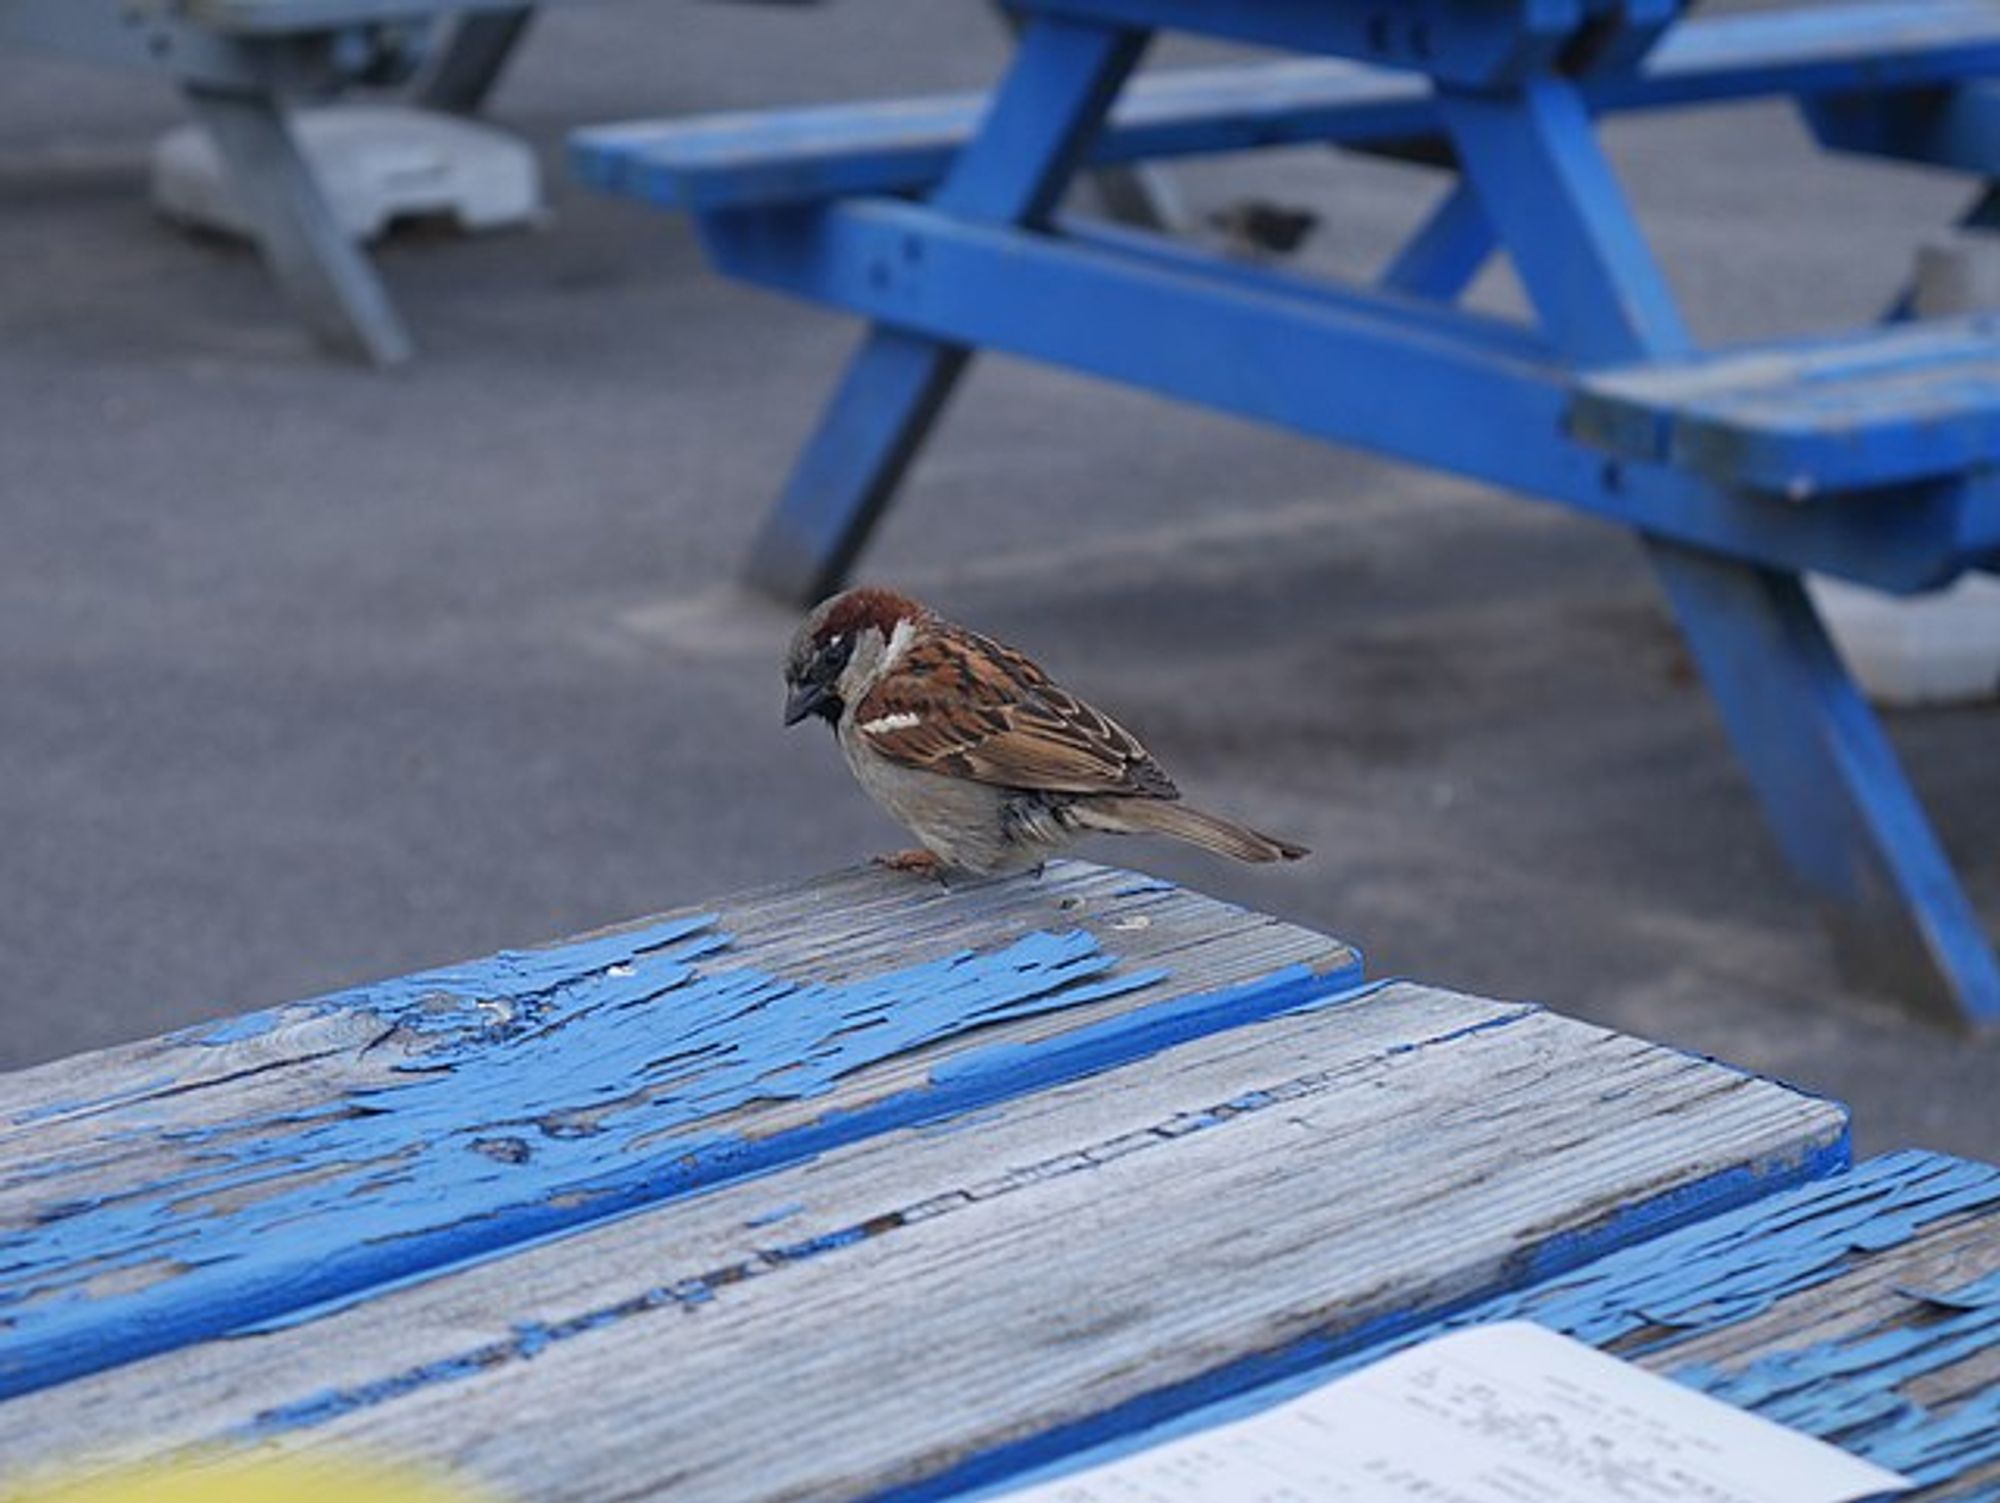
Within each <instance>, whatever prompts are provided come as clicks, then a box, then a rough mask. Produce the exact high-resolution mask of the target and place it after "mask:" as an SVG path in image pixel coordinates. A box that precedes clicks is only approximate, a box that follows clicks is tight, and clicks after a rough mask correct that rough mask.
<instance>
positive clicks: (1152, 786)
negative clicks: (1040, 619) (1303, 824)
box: [854, 627, 1180, 798]
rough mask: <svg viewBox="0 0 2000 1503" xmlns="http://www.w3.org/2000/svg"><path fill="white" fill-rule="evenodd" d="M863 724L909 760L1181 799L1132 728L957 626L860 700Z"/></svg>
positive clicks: (913, 652)
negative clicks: (911, 719) (874, 727)
mask: <svg viewBox="0 0 2000 1503" xmlns="http://www.w3.org/2000/svg"><path fill="white" fill-rule="evenodd" d="M910 717H914V723H902V722H905V721H907V720H908V719H909V718H910ZM854 721H855V725H856V728H857V731H858V733H859V734H860V735H861V736H862V738H863V739H864V740H865V741H866V742H867V743H868V745H869V746H871V747H873V748H874V749H875V750H876V751H878V752H880V753H881V754H882V755H883V756H885V757H887V758H889V759H890V760H891V761H893V762H900V763H902V764H903V765H904V766H906V767H921V768H926V769H929V770H930V771H933V772H942V773H949V774H952V775H953V776H956V777H962V778H970V779H972V780H973V781H974V782H979V783H991V784H994V785H996V786H999V787H1006V788H1032V789H1037V790H1040V791H1043V792H1049V793H1119V794H1128V795H1136V796H1142V797H1151V798H1179V797H1180V790H1179V789H1177V788H1175V787H1174V785H1173V781H1172V780H1171V779H1170V778H1168V776H1167V775H1166V773H1165V772H1164V771H1162V770H1161V768H1160V765H1159V763H1157V762H1155V761H1154V760H1153V758H1152V756H1151V755H1150V754H1149V753H1148V752H1147V751H1146V748H1145V747H1143V746H1141V745H1140V744H1139V743H1138V741H1137V740H1136V739H1135V738H1134V737H1133V736H1132V734H1131V733H1130V732H1129V731H1127V730H1126V729H1125V728H1124V727H1123V726H1121V725H1119V724H1118V723H1117V722H1116V721H1114V720H1112V719H1111V718H1110V717H1109V716H1108V715H1105V714H1103V713H1101V712H1099V711H1098V710H1095V709H1093V708H1091V707H1090V706H1089V705H1087V704H1085V703H1084V702H1083V701H1082V700H1080V699H1078V698H1077V697H1076V696H1075V695H1073V694H1071V693H1070V692H1069V691H1068V690H1066V689H1064V688H1062V687H1061V686H1060V685H1058V684H1056V683H1054V682H1052V681H1051V680H1050V678H1049V676H1048V675H1047V674H1045V673H1043V672H1042V670H1041V669H1040V668H1038V667H1036V666H1035V665H1034V664H1033V663H1032V662H1030V661H1029V660H1028V659H1027V658H1024V657H1022V656H1021V654H1020V653H1018V652H1016V651H1014V650H1013V649H1012V648H1010V647H1006V646H1004V645H1002V644H1001V643H998V642H995V641H993V640H992V639H991V638H989V637H982V636H979V635H977V634H976V633H973V632H968V631H964V630H961V629H959V628H956V627H953V628H946V629H943V630H939V631H935V632H933V633H932V634H930V635H928V636H926V637H925V638H924V639H923V640H922V641H920V642H918V643H916V644H915V645H914V646H912V647H911V648H910V650H909V653H908V655H907V656H905V657H904V658H903V660H902V661H901V662H900V663H898V664H897V665H896V668H895V670H894V671H893V672H891V673H890V674H889V675H888V676H886V677H885V678H884V679H883V680H882V681H881V682H880V683H878V684H877V685H876V686H875V687H874V688H873V689H872V690H870V691H869V693H868V695H867V696H866V697H865V698H864V699H863V700H862V701H861V703H860V704H858V705H857V706H855V710H854ZM870 724H876V725H878V726H879V727H880V728H879V729H876V730H868V729H865V727H867V726H869V725H870Z"/></svg>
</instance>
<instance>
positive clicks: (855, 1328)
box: [0, 984, 1846, 1503]
mask: <svg viewBox="0 0 2000 1503" xmlns="http://www.w3.org/2000/svg"><path fill="white" fill-rule="evenodd" d="M1845 1145H1846V1137H1845V1119H1844V1115H1843V1113H1842V1112H1841V1111H1840V1110H1839V1108H1837V1107H1836V1106H1833V1105H1832V1104H1830V1103H1826V1102H1822V1101H1817V1100H1814V1099H1812V1098H1808V1097H1804V1096H1800V1095H1798V1094H1797V1093H1794V1092H1791V1091H1789V1090H1786V1089H1785V1088H1783V1087H1781V1086H1778V1085H1776V1084H1773V1083H1771V1082H1769V1081H1765V1080H1761V1079H1757V1078H1755V1077H1751V1076H1747V1075H1743V1074H1741V1073H1738V1072H1736V1071H1733V1070H1730V1069H1727V1068H1725V1067H1723V1066H1720V1065H1716V1064H1714V1063H1712V1062H1709V1061H1706V1060H1701V1059H1696V1058H1692V1057H1689V1056H1686V1055H1682V1054H1679V1053H1677V1052H1675V1051H1672V1050H1668V1049H1664V1048H1661V1047H1658V1046H1656V1045H1652V1044H1647V1043H1643V1042H1641V1041H1638V1040H1634V1039H1630V1038H1625V1037H1622V1036H1619V1035H1616V1034H1612V1033H1609V1032H1607V1031H1605V1030H1603V1029H1599V1028H1595V1027H1592V1026H1589V1025H1586V1024H1582V1023H1577V1022H1574V1021H1571V1020H1568V1019H1564V1018H1561V1017H1558V1016H1554V1015H1552V1014H1548V1013H1545V1012H1543V1011H1541V1010H1539V1009H1536V1008H1533V1007H1529V1006H1523V1005H1519V1004H1509V1003H1501V1002H1493V1001H1488V1000H1483V999H1479V998H1472V997H1464V996H1457V995H1454V994H1451V993H1447V992H1440V991H1435V990H1431V989H1428V988H1424V987H1418V986H1413V985H1407V984H1393V985H1389V986H1386V987H1384V988H1381V989H1379V990H1376V991H1374V992H1372V993H1370V994H1367V995H1365V996H1363V997H1361V998H1358V999H1355V998H1349V999H1345V1000H1341V1001H1339V1002H1338V1003H1337V1004H1316V1005H1312V1006H1309V1007H1306V1008H1302V1009H1299V1010H1296V1011H1293V1012H1290V1013H1287V1014H1284V1015H1282V1016H1277V1017H1273V1018H1270V1019H1267V1020H1264V1021H1261V1022H1254V1023H1248V1024H1245V1025H1244V1026H1241V1027H1238V1028H1235V1029H1232V1030H1229V1031H1227V1032H1220V1033H1213V1034H1209V1035H1206V1036H1203V1037H1201V1038H1198V1039H1193V1040H1189V1041H1187V1042H1184V1043H1180V1044H1178V1045H1176V1046H1175V1047H1172V1048H1167V1049H1164V1050H1162V1051H1161V1052H1159V1053H1157V1054H1155V1055H1153V1056H1152V1057H1150V1058H1148V1059H1145V1060H1142V1061H1136V1062H1134V1063H1131V1064H1127V1065H1124V1066H1121V1067H1120V1068H1118V1069H1115V1070H1111V1071H1108V1072H1106V1073H1104V1074H1102V1075H1100V1076H1098V1077H1096V1078H1094V1079H1092V1080H1090V1081H1087V1082H1075V1083H1068V1084H1062V1085H1058V1086H1055V1087H1053V1088H1051V1089H1048V1090H1045V1091H1041V1092H1038V1093H1035V1094H1032V1095H1027V1096H1022V1097H1018V1098H1016V1099H1013V1100H1010V1101H1008V1102H1006V1103H1004V1104H1002V1105H1000V1106H997V1107H996V1108H994V1109H993V1110H991V1111H990V1112H987V1113H984V1114H981V1115H980V1116H978V1117H977V1118H975V1119H970V1120H963V1119H962V1120H960V1121H957V1122H953V1123H949V1124H943V1125H937V1126H928V1127H912V1128H906V1129H902V1130H898V1131H896V1132H892V1133H886V1134H882V1135H879V1136H876V1137H872V1138H870V1139H868V1140H866V1141H864V1142H860V1143H856V1144H853V1145H850V1146H847V1147H844V1148H842V1149H839V1150H838V1151H834V1152H829V1153H827V1154H824V1155H822V1156H820V1157H818V1158H816V1159H814V1160H812V1161H810V1162H804V1163H799V1164H796V1165H794V1166H792V1167H790V1168H788V1169H785V1170H783V1171H780V1172H777V1173H773V1174H771V1175H769V1176H767V1177H765V1178H761V1179H758V1180H755V1181H747V1182H739V1183H735V1184H731V1185H726V1186H723V1187H721V1188H719V1189H717V1190H715V1191H713V1192H712V1193H709V1194H706V1195H703V1196H700V1197H696V1198H691V1199H686V1200H682V1201H679V1202H676V1203H674V1204H672V1205H669V1206H661V1207H655V1208H652V1209H649V1210H646V1211H644V1212H641V1213H638V1214H635V1215H632V1216H629V1217H624V1218H621V1219H618V1220H615V1221H611V1222H606V1223H602V1224H599V1225H596V1226H593V1227H591V1228H588V1229H586V1230H583V1231H580V1232H577V1233H574V1234H571V1235H568V1236H564V1237H561V1238H558V1239H552V1240H549V1241H546V1242H544V1243H542V1244H540V1245H537V1246H534V1247H532V1248H526V1249H516V1250H513V1251H511V1252H508V1253H506V1254H505V1255H502V1256H496V1257H491V1258H486V1259H482V1260H478V1261H475V1262H472V1263H470V1264H468V1265H466V1266H464V1267H462V1268H459V1269H454V1270H451V1271H449V1272H447V1273H445V1274H442V1275H440V1276H437V1277H433V1278H429V1279H427V1280H424V1281H422V1282H419V1283H413V1284H410V1285H407V1286H404V1287H400V1288H394V1289H390V1290H388V1291H386V1292H380V1293H378V1294H376V1295H374V1296H372V1297H369V1298H366V1299H363V1300H359V1301H354V1302H350V1303H349V1304H347V1305H345V1306H344V1307H341V1308H338V1309H335V1310H332V1311H330V1312H327V1313H325V1314H323V1315H322V1316H320V1317H319V1318H317V1319H312V1320H309V1321H304V1322H294V1323H288V1324H284V1325H281V1326H278V1327H276V1328H271V1329H265V1330H261V1331H257V1332H245V1333H239V1334H238V1335H237V1336H236V1337H235V1338H233V1339H231V1340H228V1341H217V1342H210V1343H206V1344H203V1345H201V1346H198V1347H186V1348H182V1349H180V1350H177V1351H174V1352H171V1353H167V1354H164V1355H162V1356H159V1357H155V1358H152V1359H150V1360H146V1361H142V1362H135V1363H132V1364H129V1365H127V1366H124V1367H121V1368H117V1369H114V1370H111V1371H108V1372H103V1373H99V1374H96V1375H94V1376H91V1377H87V1378H83V1379H80V1380H78V1381H75V1382H72V1383H68V1384H63V1385H60V1386H56V1387H53V1388H46V1389H43V1390H40V1391H38V1392H35V1393H32V1394H27V1395H24V1396H22V1397H19V1398H16V1399H14V1400H12V1401H11V1402H8V1403H5V1404H0V1455H4V1456H6V1457H8V1458H10V1459H12V1460H14V1461H15V1463H16V1464H17V1465H24V1466H25V1465H36V1464H45V1463H49V1462H55V1461H66V1462H69V1463H71V1464H76V1463H79V1462H84V1461H90V1462H105V1461H110V1460H113V1459H116V1458H119V1457H129V1456H133V1455H139V1454H147V1453H152V1452H158V1451H160V1450H164V1449H175V1448H179V1447H181V1446H185V1445H189V1444H193V1443H198V1442H202V1441H208V1440H216V1439H223V1440H228V1439H236V1440H246V1439H257V1440H261V1441H267V1442H270V1443H273V1444H277V1445H281V1446H296V1445H305V1444H311V1445H321V1444H361V1445H365V1446H367V1447H370V1448H378V1449H387V1450H388V1451H390V1452H391V1453H394V1454H404V1455H408V1456H411V1457H415V1458H420V1459H424V1460H428V1461H431V1462H434V1463H438V1464H441V1465H444V1466H446V1467H448V1468H451V1469H453V1470H455V1471H458V1472H461V1473H463V1474H466V1475H468V1476H473V1477H478V1478H482V1479H485V1480H487V1481H489V1482H491V1483H492V1484H494V1485H496V1486H497V1487H499V1488H501V1489H502V1490H503V1491H504V1492H506V1493H508V1494H511V1495H513V1496H519V1497H534V1498H537V1499H544V1498H546V1499H564V1498H592V1499H601V1498H607V1497H635V1498H636V1497H660V1496H671V1497H673V1498H675V1499H676V1500H698V1499H711V1498H713V1499H728V1500H731V1503H744V1500H756V1499H771V1498H813V1499H836V1498H855V1497H873V1496H879V1495H881V1494H883V1493H884V1492H886V1491H890V1490H894V1489H899V1488H907V1489H914V1490H915V1491H916V1492H917V1493H919V1494H922V1495H930V1494H931V1493H933V1492H935V1491H938V1490H942V1489H945V1488H947V1487H955V1486H957V1485H959V1484H961V1483H963V1482H965V1481H967V1480H970V1479H974V1478H976V1477H977V1476H978V1475H979V1474H980V1472H981V1470H982V1468H986V1467H1012V1466H1018V1465H1020V1464H1022V1463H1023V1462H1024V1461H1025V1460H1026V1459H1029V1458H1031V1457H1033V1456H1036V1455H1039V1454H1044V1453H1046V1452H1048V1451H1051V1450H1059V1449H1061V1448H1064V1447H1067V1446H1073V1445H1076V1444H1080V1443H1082V1441H1083V1440H1084V1439H1087V1438H1088V1437H1090V1436H1093V1435H1096V1434H1099V1433H1103V1432H1104V1431H1105V1430H1106V1429H1107V1428H1117V1427H1120V1426H1124V1427H1131V1426H1136V1425H1140V1424H1143V1423H1146V1422H1147V1421H1148V1420H1150V1419H1152V1418H1154V1417H1157V1415H1158V1414H1160V1413H1162V1412H1170V1411H1171V1410H1173V1409H1174V1408H1176V1407H1185V1406H1188V1405H1191V1404H1194V1403H1196V1402H1199V1401H1201V1400H1202V1399H1203V1398H1204V1397H1207V1396H1212V1395H1214V1394H1216V1393H1225V1392H1228V1391H1230V1390H1231V1389H1233V1388H1240V1387H1244V1386H1248V1385H1251V1384H1254V1383H1257V1382H1260V1381H1263V1380H1266V1379H1268V1378H1269V1377H1270V1376H1271V1375H1273V1374H1275V1373H1282V1372H1284V1371H1286V1370H1288V1369H1290V1368H1295V1367H1301V1366H1307V1365H1312V1364H1316V1363H1319V1362H1321V1361H1324V1360H1325V1359H1326V1358H1328V1357H1329V1356H1332V1355H1335V1354H1338V1353H1339V1352H1341V1351H1343V1350H1345V1349H1348V1348H1350V1347H1352V1346H1356V1345H1359V1344H1362V1343H1365V1342H1367V1341H1369V1340H1370V1339H1371V1338H1373V1337H1375V1336H1377V1335H1379V1334H1380V1333H1382V1332H1384V1331H1386V1330H1390V1329H1394V1328H1396V1326H1397V1325H1398V1324H1399V1323H1405V1324H1406V1323H1413V1322H1416V1321H1419V1320H1421V1319H1423V1318H1424V1317H1425V1316H1426V1315H1427V1314H1431V1313H1435V1312H1438V1311H1440V1310H1444V1309H1448V1308H1450V1307H1452V1306H1454V1305H1457V1304H1461V1303H1463V1302H1465V1301H1467V1300H1470V1299H1473V1298H1476V1297H1479V1296H1481V1295H1482V1294H1486V1293H1490V1292H1491V1291H1493V1290H1495V1289H1497V1288H1503V1287H1509V1286H1513V1285H1519V1284H1521V1283H1524V1282H1526V1281H1528V1280H1530V1279H1532V1278H1535V1277H1537V1276H1540V1275H1544V1274H1548V1273H1552V1272H1556V1271H1560V1270H1561V1269H1564V1268H1567V1267H1570V1266H1573V1265H1575V1264H1578V1263H1580V1262H1583V1261H1585V1260H1587V1259H1588V1258H1590V1257H1591V1256H1593V1255H1595V1254H1596V1253H1598V1252H1601V1251H1602V1250H1604V1249H1605V1248H1607V1247H1609V1246H1614V1245H1620V1244H1623V1243H1626V1242H1629V1241H1632V1240H1634V1239H1637V1238H1640V1237H1643V1236H1645V1235H1648V1234H1650V1233H1655V1232H1658V1231H1660V1230H1662V1229H1664V1228H1666V1227H1670V1226H1673V1225H1676V1224H1679V1223H1681V1222H1683V1221H1686V1220H1689V1219H1692V1218H1696V1217H1699V1216H1702V1215H1704V1214H1707V1213H1709V1212H1712V1211H1714V1210H1716V1209H1718V1208H1721V1207H1724V1206H1727V1205H1732V1204H1736V1203H1740V1202H1741V1201H1743V1200H1744V1199H1746V1198H1749V1197H1754V1196H1756V1195H1758V1194H1760V1193H1764V1192H1766V1191H1769V1190H1770V1189H1772V1188H1773V1187H1775V1186H1778V1185H1781V1184H1785V1183H1788V1182H1792V1181H1796V1180H1798V1179H1800V1178H1805V1177H1811V1176H1814V1175H1816V1174H1820V1173H1823V1172H1826V1171H1828V1170H1829V1169H1831V1168H1834V1167H1837V1166H1838V1165H1840V1164H1841V1163H1844V1161H1845ZM523 1416H533V1419H534V1422H533V1424H531V1425H524V1424H522V1423H521V1419H522V1417H523Z"/></svg>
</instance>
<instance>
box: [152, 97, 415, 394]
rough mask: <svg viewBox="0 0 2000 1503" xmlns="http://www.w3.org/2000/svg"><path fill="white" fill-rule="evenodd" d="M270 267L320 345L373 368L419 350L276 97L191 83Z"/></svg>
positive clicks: (197, 111)
mask: <svg viewBox="0 0 2000 1503" xmlns="http://www.w3.org/2000/svg"><path fill="white" fill-rule="evenodd" d="M187 96H188V100H189V103H190V104H192V106H193V107H194V112H195V115H196V116H197V118H199V119H200V121H201V122H202V124H203V125H204V126H206V127H207V129H208V132H209V134H210V135H211V136H212V137H214V139H215V146H216V150H217V151H218V152H219V153H220V154H221V157H222V161H223V164H224V166H225V167H226V168H227V169H228V172H229V180H230V184H231V186H232V187H233V188H234V190H235V191H236V192H237V193H238V194H239V195H241V199H242V203H243V208H244V211H245V213H246V214H247V215H248V216H249V218H250V222H251V224H252V225H254V226H255V228H256V233H257V244H258V247H259V248H260V249H261V250H262V251H263V254H264V261H265V264H266V265H268V266H269V267H270V269H271V274H272V275H273V276H275V277H276V278H277V280H278V285H279V286H280V287H281V288H283V289H284V292H285V294H286V296H287V297H288V298H289V299H290V300H291V302H292V304H293V306H294V307H295V308H296V309H297V310H298V312H299V314H300V316H301V317H302V318H304V320H305V322H306V324H307V325H308V327H310V328H311V329H312V331H313V333H314V334H315V335H316V336H317V337H318V339H319V340H320V342H321V343H322V344H324V345H326V346H327V347H328V348H329V349H332V350H335V351H338V352H339V353H342V354H347V355H353V356H357V357H359V358H360V359H362V360H366V361H368V362H370V363H371V364H374V365H380V366H388V365H400V364H401V363H402V362H404V361H406V360H408V359H409V358H410V356H411V355H412V354H413V353H414V347H413V346H412V345H411V343H410V337H409V335H408V334H406V333H405V332H404V331H403V325H402V321H401V320H400V319H398V318H397V316H396V310H395V308H394V307H392V306H391V305H390V302H389V295H388V293H387V292H386V291H384V289H383V287H382V283H381V281H380V279H379V278H378V277H377V276H376V274H375V269H374V267H372V266H370V265H369V264H368V258H367V257H366V256H364V255H363V254H362V252H361V250H360V248H359V247H358V246H357V245H355V243H354V241H353V240H352V239H351V238H350V237H349V236H348V234H347V232H346V231H345V230H343V229H342V228H341V227H340V225H339V223H338V222H337V221H336V220H335V219H334V217H333V210H332V208H331V207H330V206H329V205H328V204H327V201H326V198H325V196H324V195H323V194H322V193H321V192H320V187H319V184H318V182H317V181H315V179H314V177H313V172H312V164H311V163H310V162H308V161H307V160H306V157H305V154H304V153H303V152H301V151H300V150H299V144H298V142H297V140H296V139H294V137H293V135H292V132H291V129H290V128H289V127H288V126H287V125H286V123H285V117H284V111H283V109H282V108H281V107H280V105H279V102H278V99H277V97H276V96H275V95H273V94H271V93H269V92H265V91H259V90H248V89H219V88H209V87H206V86H203V85H200V84H189V85H188V86H187Z"/></svg>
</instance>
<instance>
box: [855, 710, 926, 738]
mask: <svg viewBox="0 0 2000 1503" xmlns="http://www.w3.org/2000/svg"><path fill="white" fill-rule="evenodd" d="M923 723H924V717H923V716H921V715H915V714H912V713H911V712H910V711H908V710H898V711H897V712H896V713H895V714H893V715H879V716H877V717H876V718H875V719H873V720H864V721H862V722H861V730H862V732H863V733H864V734H866V735H870V736H880V735H882V734H884V733H885V732H888V731H907V730H910V729H911V728H913V727H915V726H919V725H922V724H923Z"/></svg>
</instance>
